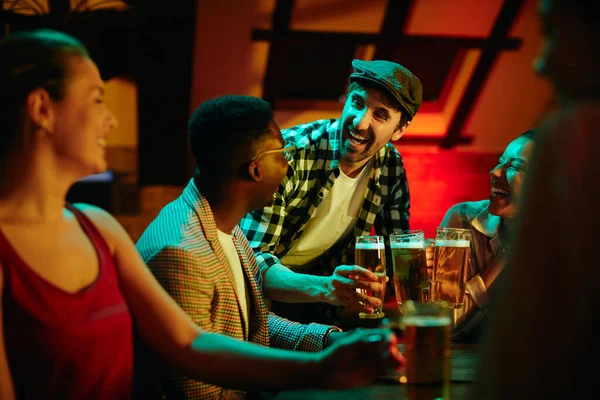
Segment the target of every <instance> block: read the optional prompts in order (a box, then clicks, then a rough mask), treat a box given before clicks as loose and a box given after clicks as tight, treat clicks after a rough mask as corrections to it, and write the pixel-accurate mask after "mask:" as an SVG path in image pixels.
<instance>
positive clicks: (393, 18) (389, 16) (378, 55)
mask: <svg viewBox="0 0 600 400" xmlns="http://www.w3.org/2000/svg"><path fill="white" fill-rule="evenodd" d="M411 4H412V1H411V0H388V4H387V10H386V12H385V17H384V19H383V24H382V26H381V32H380V33H379V39H378V40H377V49H376V51H375V56H374V57H373V59H375V60H391V59H392V58H393V53H394V48H395V46H396V45H398V44H400V43H402V41H403V40H404V25H405V24H406V21H407V20H408V15H409V13H410V8H411Z"/></svg>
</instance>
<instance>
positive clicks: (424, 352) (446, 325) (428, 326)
mask: <svg viewBox="0 0 600 400" xmlns="http://www.w3.org/2000/svg"><path fill="white" fill-rule="evenodd" d="M402 322H403V325H404V357H405V358H406V382H407V383H408V384H409V385H410V384H428V385H438V384H439V385H448V383H449V381H450V337H451V327H452V318H451V317H450V316H449V315H412V316H408V317H403V318H402Z"/></svg>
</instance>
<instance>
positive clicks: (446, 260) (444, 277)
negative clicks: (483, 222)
mask: <svg viewBox="0 0 600 400" xmlns="http://www.w3.org/2000/svg"><path fill="white" fill-rule="evenodd" d="M470 241H471V231H470V230H469V229H457V228H443V227H439V228H437V232H436V238H435V248H434V264H433V287H432V299H433V300H434V301H446V302H448V304H449V305H450V307H453V308H461V307H462V306H463V299H464V297H465V286H466V283H467V280H468V272H469V257H470V250H469V246H470Z"/></svg>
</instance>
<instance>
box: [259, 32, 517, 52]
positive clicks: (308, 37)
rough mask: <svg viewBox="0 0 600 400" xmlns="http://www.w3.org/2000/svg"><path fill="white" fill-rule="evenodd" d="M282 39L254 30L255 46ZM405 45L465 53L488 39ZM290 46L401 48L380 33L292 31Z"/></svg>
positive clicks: (503, 44) (427, 38) (417, 39)
mask: <svg viewBox="0 0 600 400" xmlns="http://www.w3.org/2000/svg"><path fill="white" fill-rule="evenodd" d="M275 38H277V39H281V38H282V37H281V36H280V35H278V34H276V33H275V32H273V31H271V30H267V29H254V30H253V31H252V40H253V41H255V42H272V41H273V40H276V39H275ZM402 41H403V42H405V43H410V44H415V45H418V46H424V47H429V46H432V45H435V46H438V47H449V48H452V49H456V50H461V49H483V48H485V46H486V44H487V42H488V39H487V38H481V37H472V36H436V35H410V36H404V37H403V38H402ZM285 42H286V43H303V44H311V43H315V42H319V43H327V44H328V45H331V46H336V45H340V44H341V45H344V44H349V43H353V44H357V45H366V44H379V45H383V46H389V45H396V44H398V39H397V38H393V37H392V38H383V39H379V35H378V34H376V33H345V32H321V31H301V30H298V31H288V32H286V33H285ZM522 42H523V41H522V39H519V38H502V39H501V40H500V41H499V42H498V47H499V48H500V49H502V50H505V51H506V50H517V49H519V48H520V47H521V43H522Z"/></svg>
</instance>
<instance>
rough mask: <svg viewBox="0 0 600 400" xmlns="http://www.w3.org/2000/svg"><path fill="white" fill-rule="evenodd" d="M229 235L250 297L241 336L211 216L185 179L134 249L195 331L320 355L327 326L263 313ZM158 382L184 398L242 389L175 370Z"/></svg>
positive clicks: (240, 246)
mask: <svg viewBox="0 0 600 400" xmlns="http://www.w3.org/2000/svg"><path fill="white" fill-rule="evenodd" d="M233 236H234V244H235V247H236V249H237V252H238V255H239V257H240V262H241V264H242V268H243V270H244V275H245V278H246V288H247V290H249V292H250V297H251V304H250V308H251V310H250V315H249V324H248V325H249V330H248V331H246V329H245V326H244V323H243V314H242V308H241V305H240V302H239V299H238V294H237V292H236V290H235V281H234V277H233V272H232V270H231V268H230V266H229V262H228V261H227V258H226V256H225V253H224V251H223V248H222V247H221V243H220V242H219V238H218V236H217V226H216V223H215V220H214V217H213V214H212V211H211V209H210V206H209V204H208V202H207V201H206V199H205V198H204V197H202V195H201V194H200V192H199V191H198V189H197V188H196V186H195V184H194V182H193V180H192V181H190V183H189V184H188V185H187V187H186V188H185V189H184V191H183V193H182V195H181V196H180V197H179V198H177V199H176V200H174V201H173V202H171V203H169V204H168V205H166V206H165V207H164V208H163V209H162V210H161V212H160V213H159V215H158V216H157V217H156V219H155V220H154V221H152V223H151V224H150V225H149V226H148V228H147V229H146V231H145V232H144V233H143V234H142V236H141V237H140V239H139V241H138V242H137V244H136V247H137V249H138V251H139V252H140V254H141V256H142V258H143V259H144V260H145V261H146V263H147V265H148V267H149V268H150V270H151V271H152V272H153V274H154V275H155V276H156V278H157V279H158V281H159V282H160V283H161V284H162V286H163V287H164V288H165V289H166V290H167V292H168V293H169V294H170V295H171V296H172V297H173V298H174V299H175V301H177V303H178V304H179V305H180V306H181V307H182V308H183V309H184V311H185V312H186V313H187V314H188V315H189V316H190V317H191V318H192V320H193V321H194V322H195V323H196V324H198V326H200V327H201V328H202V329H205V330H207V331H211V332H218V333H222V334H225V335H228V336H231V337H234V338H237V339H240V340H246V341H250V342H254V343H257V344H260V345H263V346H269V345H270V346H272V347H278V348H283V349H294V350H300V351H319V350H322V349H323V344H324V339H325V335H326V334H327V333H328V332H329V331H331V330H332V329H334V328H332V327H331V326H325V325H319V324H309V325H302V324H298V323H296V322H291V321H288V320H286V319H284V318H281V317H278V316H276V315H274V314H272V313H270V312H268V310H267V308H266V306H265V303H264V300H263V295H262V287H261V284H262V278H261V274H260V273H259V269H258V266H257V263H256V259H255V257H254V253H253V252H252V249H251V248H250V245H249V244H248V241H247V240H246V238H245V237H244V235H243V234H242V231H241V230H240V229H239V227H236V228H235V230H234V232H233ZM142 369H143V368H142ZM161 380H162V382H163V390H165V386H168V387H170V388H171V392H172V391H173V389H174V390H175V391H176V392H179V393H178V395H180V396H181V395H182V396H184V397H185V398H187V399H200V398H211V399H212V398H227V399H229V398H245V397H246V395H247V393H245V392H243V391H234V390H228V389H224V388H222V387H218V386H215V385H210V384H208V383H205V382H199V381H195V380H192V379H190V378H187V377H185V376H182V375H180V374H178V373H177V372H175V371H171V372H170V373H169V374H168V376H162V378H161ZM165 391H167V392H168V391H169V389H168V388H166V390H165ZM173 397H177V396H173Z"/></svg>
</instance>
